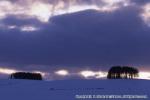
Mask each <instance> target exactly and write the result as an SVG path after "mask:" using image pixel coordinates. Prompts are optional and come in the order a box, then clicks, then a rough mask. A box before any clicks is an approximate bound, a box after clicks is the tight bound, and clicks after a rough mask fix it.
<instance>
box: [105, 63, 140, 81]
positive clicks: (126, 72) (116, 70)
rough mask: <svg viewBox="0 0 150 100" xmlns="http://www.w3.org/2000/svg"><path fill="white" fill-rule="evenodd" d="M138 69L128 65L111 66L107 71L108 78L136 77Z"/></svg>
mask: <svg viewBox="0 0 150 100" xmlns="http://www.w3.org/2000/svg"><path fill="white" fill-rule="evenodd" d="M138 73H139V71H138V69H136V68H134V67H128V66H113V67H112V68H111V69H110V70H109V71H108V75H107V78H108V79H133V78H136V77H138Z"/></svg>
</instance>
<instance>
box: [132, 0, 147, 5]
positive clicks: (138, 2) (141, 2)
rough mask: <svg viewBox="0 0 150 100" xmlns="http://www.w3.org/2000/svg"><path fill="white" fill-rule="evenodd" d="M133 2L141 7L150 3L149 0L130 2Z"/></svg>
mask: <svg viewBox="0 0 150 100" xmlns="http://www.w3.org/2000/svg"><path fill="white" fill-rule="evenodd" d="M130 1H131V2H134V3H136V4H139V5H143V4H146V3H150V1H149V0H130Z"/></svg>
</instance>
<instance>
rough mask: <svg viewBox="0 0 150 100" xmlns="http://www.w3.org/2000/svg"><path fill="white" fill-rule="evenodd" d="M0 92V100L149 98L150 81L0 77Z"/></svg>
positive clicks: (149, 99)
mask: <svg viewBox="0 0 150 100" xmlns="http://www.w3.org/2000/svg"><path fill="white" fill-rule="evenodd" d="M0 94H1V95H0V100H150V98H149V97H150V81H149V80H59V81H31V80H13V79H12V80H10V79H8V80H0ZM111 96H112V97H114V96H115V98H116V99H110V97H111ZM123 96H126V98H125V97H124V99H123V98H122V97H123ZM137 96H139V97H138V98H136V97H137ZM105 97H106V98H107V99H104V98H105ZM108 97H109V99H108ZM117 97H118V99H117ZM119 97H121V98H122V99H121V98H119ZM127 97H130V99H129V98H127ZM140 97H141V98H140Z"/></svg>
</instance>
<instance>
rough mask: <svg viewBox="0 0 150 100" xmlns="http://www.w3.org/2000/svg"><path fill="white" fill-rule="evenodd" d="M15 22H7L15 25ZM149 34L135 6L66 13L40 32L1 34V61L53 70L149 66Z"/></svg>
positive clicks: (52, 20) (46, 25)
mask: <svg viewBox="0 0 150 100" xmlns="http://www.w3.org/2000/svg"><path fill="white" fill-rule="evenodd" d="M10 19H11V18H10ZM10 19H9V18H8V19H6V20H5V21H4V22H5V23H7V24H9V23H13V21H12V20H10ZM30 21H31V20H29V22H30ZM32 21H33V20H32ZM33 22H34V21H33ZM14 23H19V25H21V24H22V23H24V22H20V21H17V20H15V21H14ZM35 23H36V22H35ZM27 24H28V23H27ZM29 33H30V34H29ZM149 33H150V28H149V27H148V26H147V25H146V24H145V23H144V22H143V20H142V19H141V18H140V17H139V9H138V8H134V7H124V8H122V9H120V10H117V11H115V12H109V13H106V12H98V11H96V10H87V11H82V12H77V13H73V14H65V15H60V16H56V17H53V18H51V19H50V21H49V23H47V24H43V29H41V30H40V31H36V32H21V31H18V30H16V29H13V30H1V32H0V61H1V62H6V63H14V64H27V65H28V64H36V65H50V66H55V65H62V66H86V65H92V66H97V65H104V66H107V65H113V64H114V65H116V64H133V65H139V64H145V65H148V64H150V63H149V60H148V59H150V53H149V51H150V46H149V43H150V39H149V38H150V34H149Z"/></svg>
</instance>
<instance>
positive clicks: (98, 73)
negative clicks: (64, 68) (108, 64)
mask: <svg viewBox="0 0 150 100" xmlns="http://www.w3.org/2000/svg"><path fill="white" fill-rule="evenodd" d="M79 74H80V75H81V76H83V77H84V78H106V76H107V73H106V72H102V71H90V70H85V71H81V72H80V73H79Z"/></svg>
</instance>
